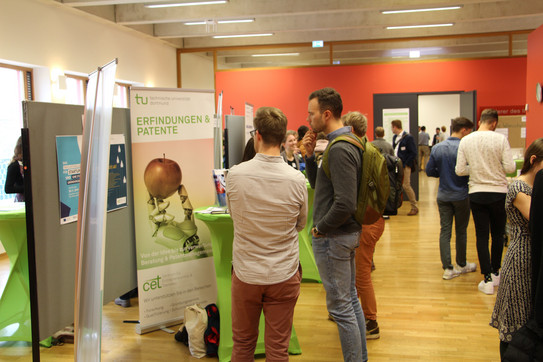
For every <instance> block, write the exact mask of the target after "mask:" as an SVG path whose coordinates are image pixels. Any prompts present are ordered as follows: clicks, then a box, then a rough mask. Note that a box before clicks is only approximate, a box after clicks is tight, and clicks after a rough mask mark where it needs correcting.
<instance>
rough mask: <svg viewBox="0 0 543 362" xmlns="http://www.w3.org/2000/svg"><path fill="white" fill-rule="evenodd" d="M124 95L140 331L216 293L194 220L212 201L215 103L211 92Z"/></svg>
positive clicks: (201, 229) (204, 236)
mask: <svg viewBox="0 0 543 362" xmlns="http://www.w3.org/2000/svg"><path fill="white" fill-rule="evenodd" d="M130 98H131V99H130V116H131V117H130V118H131V138H132V170H133V181H134V217H135V223H134V224H135V234H136V252H137V258H136V259H137V262H138V265H137V269H138V292H139V309H140V311H139V312H140V318H139V319H140V320H139V321H140V323H139V326H138V327H137V328H136V332H137V333H140V334H141V333H146V332H150V331H152V330H155V329H158V328H161V327H166V326H169V325H173V324H176V323H178V322H180V321H181V320H182V319H183V314H184V309H185V307H186V306H188V305H192V304H195V303H199V304H202V305H203V306H205V305H207V304H209V303H215V302H216V299H217V286H216V280H215V268H214V264H213V253H212V249H211V240H210V237H209V233H208V231H207V228H206V227H205V226H204V225H203V224H199V221H195V219H194V210H195V209H196V208H200V207H204V206H209V205H213V204H214V202H215V188H214V184H213V176H212V171H213V168H214V167H213V161H214V153H213V152H214V147H213V123H214V122H213V119H214V118H213V117H214V113H215V112H214V110H215V106H214V104H215V102H214V92H213V91H199V90H183V89H161V88H143V87H132V88H131V90H130Z"/></svg>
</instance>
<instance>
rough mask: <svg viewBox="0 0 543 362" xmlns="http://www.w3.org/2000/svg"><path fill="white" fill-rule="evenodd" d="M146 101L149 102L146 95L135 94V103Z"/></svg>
mask: <svg viewBox="0 0 543 362" xmlns="http://www.w3.org/2000/svg"><path fill="white" fill-rule="evenodd" d="M144 99H145V101H144ZM147 102H149V99H148V98H147V97H145V98H144V97H140V96H138V95H137V94H136V104H147Z"/></svg>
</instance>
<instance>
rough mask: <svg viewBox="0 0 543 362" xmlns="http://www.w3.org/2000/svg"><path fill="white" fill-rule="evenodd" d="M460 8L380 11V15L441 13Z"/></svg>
mask: <svg viewBox="0 0 543 362" xmlns="http://www.w3.org/2000/svg"><path fill="white" fill-rule="evenodd" d="M461 8H462V6H447V7H442V8H427V9H405V10H381V14H403V13H418V12H424V11H441V10H458V9H461Z"/></svg>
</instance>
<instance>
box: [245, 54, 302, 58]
mask: <svg viewBox="0 0 543 362" xmlns="http://www.w3.org/2000/svg"><path fill="white" fill-rule="evenodd" d="M298 55H300V53H276V54H253V55H251V56H252V57H295V56H298Z"/></svg>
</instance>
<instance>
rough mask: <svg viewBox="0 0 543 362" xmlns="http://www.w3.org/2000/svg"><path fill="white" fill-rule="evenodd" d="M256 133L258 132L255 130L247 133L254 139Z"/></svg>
mask: <svg viewBox="0 0 543 362" xmlns="http://www.w3.org/2000/svg"><path fill="white" fill-rule="evenodd" d="M256 131H258V130H257V129H256V128H255V129H253V130H252V131H250V132H249V134H250V135H251V137H254V136H255V135H256Z"/></svg>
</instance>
